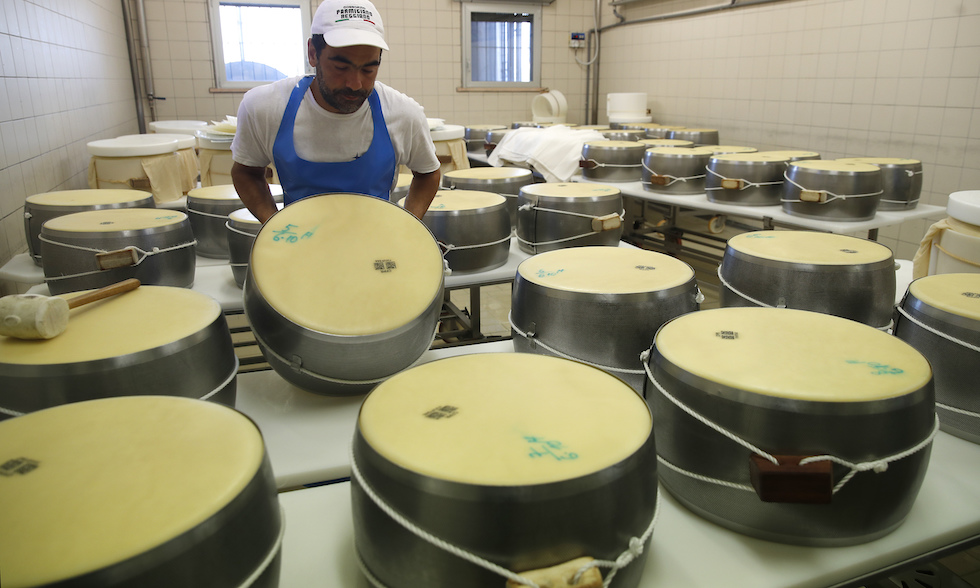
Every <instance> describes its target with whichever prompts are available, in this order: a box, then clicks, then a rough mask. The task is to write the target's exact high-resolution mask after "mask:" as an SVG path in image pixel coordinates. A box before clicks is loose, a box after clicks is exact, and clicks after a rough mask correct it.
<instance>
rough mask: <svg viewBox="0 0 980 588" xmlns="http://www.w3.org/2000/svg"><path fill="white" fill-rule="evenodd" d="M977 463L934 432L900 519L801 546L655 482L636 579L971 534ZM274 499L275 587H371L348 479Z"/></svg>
mask: <svg viewBox="0 0 980 588" xmlns="http://www.w3.org/2000/svg"><path fill="white" fill-rule="evenodd" d="M978 463H980V445H975V444H972V443H969V442H967V441H963V440H962V439H958V438H956V437H952V436H950V435H947V434H945V433H939V435H938V436H937V437H936V439H935V442H934V445H933V450H932V458H931V461H930V465H929V472H928V474H927V475H926V479H925V482H924V483H923V486H922V489H921V491H920V492H919V496H918V499H917V500H916V502H915V505H914V506H913V508H912V510H911V512H910V514H909V516H908V518H907V519H906V521H905V523H904V524H903V525H902V526H900V527H899V528H898V529H897V530H896V531H894V532H893V533H891V534H889V535H886V536H885V537H883V538H881V539H878V540H877V541H872V542H870V543H865V544H863V545H856V546H852V547H834V548H816V547H800V546H793V545H783V544H780V543H771V542H768V541H762V540H759V539H753V538H751V537H747V536H745V535H740V534H738V533H735V532H733V531H729V530H727V529H725V528H723V527H720V526H718V525H715V524H713V523H710V522H708V521H707V520H705V519H702V518H700V517H698V516H697V515H695V514H693V513H692V512H690V511H688V510H687V509H686V508H684V507H683V506H681V505H679V504H678V503H677V502H676V501H675V500H674V499H673V498H671V497H670V495H669V494H667V493H666V492H665V491H664V490H663V488H661V490H660V491H661V496H662V500H661V513H660V519H659V521H658V523H657V527H656V529H655V530H654V533H653V541H652V543H651V545H650V549H649V550H648V551H647V552H646V553H645V555H644V556H643V557H646V568H645V570H644V573H643V578H642V580H641V582H640V588H705V587H715V586H718V587H721V586H723V587H725V588H823V587H826V586H835V585H838V584H843V583H847V582H848V581H850V580H852V579H855V578H860V577H864V576H867V575H870V574H872V573H874V572H875V571H878V570H883V569H886V568H888V567H890V566H894V565H897V564H901V563H902V562H906V561H909V560H911V559H915V558H916V557H918V556H920V555H923V554H929V553H932V552H934V551H936V550H939V549H941V548H943V547H945V546H948V545H952V544H955V543H957V542H961V541H963V540H967V539H971V538H973V539H975V538H977V537H980V500H978V497H980V471H978V468H977V464H978ZM279 501H280V503H281V504H282V506H283V508H284V510H285V513H286V535H285V539H284V543H283V559H282V574H281V579H280V583H279V585H280V586H281V587H282V588H300V587H302V588H317V587H320V586H322V587H325V588H326V587H329V588H370V584H369V583H368V582H367V580H365V579H364V578H363V576H362V575H361V574H360V572H359V570H358V567H357V563H356V559H355V555H354V546H353V533H354V532H353V523H352V520H351V510H350V483H349V482H343V483H338V484H332V485H329V486H321V487H318V488H307V489H303V490H297V491H294V492H284V493H281V494H280V495H279ZM500 585H501V586H503V585H504V581H503V580H501V583H500Z"/></svg>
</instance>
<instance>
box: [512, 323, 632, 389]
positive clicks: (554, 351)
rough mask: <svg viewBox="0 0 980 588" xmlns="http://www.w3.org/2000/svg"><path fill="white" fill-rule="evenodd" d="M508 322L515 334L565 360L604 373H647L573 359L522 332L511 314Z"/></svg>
mask: <svg viewBox="0 0 980 588" xmlns="http://www.w3.org/2000/svg"><path fill="white" fill-rule="evenodd" d="M507 322H508V323H510V328H511V329H514V332H515V333H517V334H518V335H520V336H521V337H522V338H524V339H527V340H528V341H532V342H533V343H534V344H535V345H540V346H541V347H544V348H545V349H547V350H548V351H550V352H551V353H554V354H555V355H557V356H558V357H561V358H563V359H571V360H573V361H577V362H580V363H584V364H586V365H589V366H592V367H594V368H599V369H600V370H604V371H608V372H620V373H624V374H634V375H642V374H643V373H645V372H644V371H643V370H642V369H638V370H630V369H626V368H615V367H611V366H608V365H602V364H598V363H593V362H591V361H588V360H585V359H580V358H578V357H573V356H571V355H568V354H567V353H563V352H561V351H559V350H557V349H555V348H554V347H552V346H550V345H548V344H547V343H545V342H544V341H541V340H540V339H536V338H534V336H533V335H528V334H527V333H526V332H524V331H522V330H521V329H520V327H518V326H517V325H515V324H514V319H512V318H511V313H509V312H508V313H507Z"/></svg>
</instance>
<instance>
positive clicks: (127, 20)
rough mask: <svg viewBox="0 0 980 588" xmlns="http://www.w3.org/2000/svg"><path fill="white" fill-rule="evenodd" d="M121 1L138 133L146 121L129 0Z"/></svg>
mask: <svg viewBox="0 0 980 588" xmlns="http://www.w3.org/2000/svg"><path fill="white" fill-rule="evenodd" d="M121 1H122V11H123V29H124V30H125V32H126V51H127V52H128V53H129V70H130V75H131V76H132V78H133V96H135V98H136V123H137V124H138V125H139V131H140V134H143V133H145V132H146V121H145V120H143V93H142V92H141V91H140V70H139V66H138V65H137V63H136V49H135V48H134V47H133V31H132V28H131V27H130V24H131V22H132V15H131V14H130V11H129V0H121Z"/></svg>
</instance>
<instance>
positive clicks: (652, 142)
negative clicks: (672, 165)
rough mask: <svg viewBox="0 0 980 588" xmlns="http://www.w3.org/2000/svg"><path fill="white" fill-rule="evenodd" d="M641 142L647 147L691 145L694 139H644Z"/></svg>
mask: <svg viewBox="0 0 980 588" xmlns="http://www.w3.org/2000/svg"><path fill="white" fill-rule="evenodd" d="M639 142H640V143H642V144H644V145H646V146H647V147H691V146H692V145H694V143H693V142H692V141H685V140H684V139H642V140H640V141H639Z"/></svg>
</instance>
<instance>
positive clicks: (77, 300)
mask: <svg viewBox="0 0 980 588" xmlns="http://www.w3.org/2000/svg"><path fill="white" fill-rule="evenodd" d="M139 285H140V281H139V280H137V279H136V278H130V279H128V280H123V281H122V282H118V283H115V284H111V285H109V286H106V287H105V288H99V289H98V290H93V291H91V292H87V293H85V294H82V295H80V296H76V297H74V298H72V299H71V300H65V299H64V298H59V297H58V296H43V295H41V294H14V295H12V296H4V297H3V298H0V335H2V336H5V337H15V338H17V339H51V338H52V337H57V336H58V335H60V334H61V333H63V332H64V331H65V329H66V328H67V327H68V314H69V312H68V311H70V310H71V309H73V308H78V307H79V306H81V305H83V304H88V303H89V302H95V301H96V300H102V299H103V298H108V297H110V296H115V295H116V294H122V293H123V292H129V291H130V290H135V289H136V288H138V287H139Z"/></svg>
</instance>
